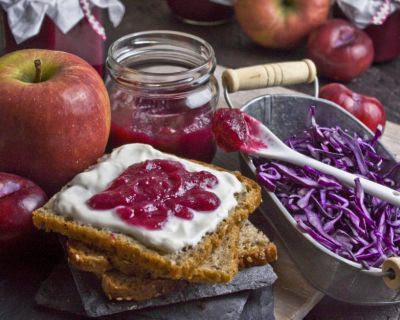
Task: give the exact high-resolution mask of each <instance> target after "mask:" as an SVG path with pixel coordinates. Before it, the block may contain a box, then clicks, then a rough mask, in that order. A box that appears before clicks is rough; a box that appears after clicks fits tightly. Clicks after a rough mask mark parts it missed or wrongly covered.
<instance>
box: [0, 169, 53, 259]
mask: <svg viewBox="0 0 400 320" xmlns="http://www.w3.org/2000/svg"><path fill="white" fill-rule="evenodd" d="M46 201H47V196H46V194H45V193H44V191H43V190H42V189H40V188H39V187H38V186H37V185H36V184H34V183H33V182H32V181H30V180H28V179H25V178H22V177H19V176H16V175H14V174H9V173H3V172H0V258H4V256H5V255H6V254H7V256H8V255H13V256H15V255H17V254H18V253H19V252H22V251H23V250H24V249H26V248H28V247H30V246H31V245H32V244H33V243H34V242H35V239H36V237H37V236H38V234H39V232H38V231H37V230H36V229H35V228H34V226H33V223H32V211H33V210H35V209H37V208H39V207H41V206H42V205H44V204H45V202H46Z"/></svg>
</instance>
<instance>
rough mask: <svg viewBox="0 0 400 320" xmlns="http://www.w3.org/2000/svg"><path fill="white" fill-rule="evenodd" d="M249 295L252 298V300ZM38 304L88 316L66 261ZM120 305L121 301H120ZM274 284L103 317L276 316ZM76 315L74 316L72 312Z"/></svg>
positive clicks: (205, 319)
mask: <svg viewBox="0 0 400 320" xmlns="http://www.w3.org/2000/svg"><path fill="white" fill-rule="evenodd" d="M248 298H249V299H248ZM35 300H36V302H37V303H38V304H40V305H43V306H47V307H49V308H54V309H57V310H63V311H67V312H71V313H74V314H76V317H78V315H85V314H86V313H85V309H84V308H83V305H82V302H81V297H80V295H79V293H78V290H77V288H76V286H75V282H74V279H73V277H72V275H71V272H70V269H69V267H68V265H67V263H66V262H63V263H61V264H59V265H58V266H57V267H56V268H54V270H53V271H52V273H51V275H50V276H49V278H48V279H47V280H46V281H44V282H43V283H42V285H41V287H40V290H39V291H38V293H37V294H36V297H35ZM117 304H118V303H117ZM271 315H273V296H272V287H271V286H269V287H265V288H261V289H257V290H254V291H249V290H245V291H240V292H237V293H233V294H228V295H221V296H216V297H212V298H207V299H201V300H194V301H188V302H184V303H179V304H172V305H167V306H161V307H160V306H157V307H153V308H145V309H142V310H137V311H128V312H122V313H118V314H115V315H111V316H107V317H99V318H101V319H110V320H111V319H120V320H124V319H135V320H145V319H153V320H163V319H174V320H180V319H182V320H184V319H198V320H213V319H215V320H219V319H224V320H250V319H273V318H272V316H271ZM71 316H72V315H71Z"/></svg>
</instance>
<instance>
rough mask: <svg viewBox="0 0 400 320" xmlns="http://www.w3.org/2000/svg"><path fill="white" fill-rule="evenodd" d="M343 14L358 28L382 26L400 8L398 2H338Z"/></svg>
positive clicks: (393, 0)
mask: <svg viewBox="0 0 400 320" xmlns="http://www.w3.org/2000/svg"><path fill="white" fill-rule="evenodd" d="M336 2H337V4H338V5H339V7H340V9H341V10H342V11H343V13H344V14H345V15H346V16H347V17H348V18H349V19H350V20H351V21H352V22H353V24H354V25H355V26H357V27H358V28H365V27H366V26H368V25H369V24H382V23H383V22H385V19H386V18H387V17H388V16H389V15H390V14H391V13H393V12H394V11H395V10H397V9H399V8H400V4H399V1H398V0H392V1H384V0H336Z"/></svg>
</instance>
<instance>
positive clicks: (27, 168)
mask: <svg viewBox="0 0 400 320" xmlns="http://www.w3.org/2000/svg"><path fill="white" fill-rule="evenodd" d="M0 106H1V107H0V128H1V130H0V171H4V172H10V173H15V174H18V175H21V176H24V177H27V178H29V179H31V180H33V181H35V182H36V183H37V184H38V185H39V186H41V187H42V188H43V189H44V190H45V191H46V192H47V193H48V194H53V193H54V192H56V191H58V190H59V188H60V187H61V186H63V185H64V184H65V183H66V182H68V181H69V180H70V179H71V178H72V177H73V176H74V175H76V174H77V173H79V172H81V171H83V170H84V169H86V168H87V167H88V166H90V165H91V164H93V163H94V162H95V161H96V159H97V158H99V157H100V156H101V155H102V154H103V153H104V150H105V147H106V143H107V140H108V135H109V130H110V102H109V98H108V94H107V90H106V88H105V86H104V83H103V80H102V79H101V78H100V76H99V75H98V74H97V72H96V70H95V69H94V68H93V67H91V66H90V65H89V64H88V63H87V62H85V61H84V60H82V59H81V58H79V57H77V56H75V55H72V54H69V53H65V52H61V51H50V50H38V49H28V50H21V51H15V52H12V53H9V54H7V55H4V56H2V57H0Z"/></svg>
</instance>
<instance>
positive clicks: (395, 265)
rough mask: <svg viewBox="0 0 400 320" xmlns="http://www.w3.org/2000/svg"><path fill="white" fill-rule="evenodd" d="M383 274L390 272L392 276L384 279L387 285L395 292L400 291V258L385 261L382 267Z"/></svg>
mask: <svg viewBox="0 0 400 320" xmlns="http://www.w3.org/2000/svg"><path fill="white" fill-rule="evenodd" d="M382 271H383V272H390V273H391V274H392V276H386V277H384V278H383V281H384V282H385V284H386V285H387V286H388V287H389V288H390V289H394V290H398V289H400V257H391V258H388V259H386V260H385V262H384V263H383V265H382Z"/></svg>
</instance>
